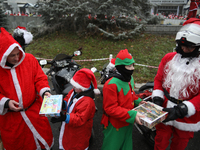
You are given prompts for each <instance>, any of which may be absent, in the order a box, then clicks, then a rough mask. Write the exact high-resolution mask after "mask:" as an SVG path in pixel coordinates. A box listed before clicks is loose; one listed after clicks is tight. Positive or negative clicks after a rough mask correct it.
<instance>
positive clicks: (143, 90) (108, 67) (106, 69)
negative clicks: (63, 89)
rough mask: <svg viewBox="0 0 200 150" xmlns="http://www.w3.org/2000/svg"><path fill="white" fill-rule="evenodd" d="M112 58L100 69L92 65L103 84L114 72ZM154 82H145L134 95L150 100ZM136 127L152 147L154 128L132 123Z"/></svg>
mask: <svg viewBox="0 0 200 150" xmlns="http://www.w3.org/2000/svg"><path fill="white" fill-rule="evenodd" d="M111 61H112V59H110V62H109V63H106V64H104V66H103V68H102V70H97V68H95V67H92V68H91V70H92V72H98V73H100V78H99V82H100V83H101V84H104V83H105V82H106V81H107V80H108V79H109V78H110V77H112V73H114V72H115V67H114V66H113V65H112V64H111ZM153 87H154V82H147V83H146V84H144V85H143V86H141V87H140V88H139V90H138V91H135V93H136V95H137V96H138V97H140V98H142V99H143V100H145V101H150V102H152V99H151V94H152V92H153ZM134 125H135V127H136V129H137V130H138V131H139V132H140V133H141V134H142V135H143V136H144V138H145V139H146V141H147V143H148V144H149V145H150V146H151V147H154V138H155V136H156V128H155V127H154V128H152V129H149V128H147V127H145V126H143V125H139V124H136V123H135V124H134Z"/></svg>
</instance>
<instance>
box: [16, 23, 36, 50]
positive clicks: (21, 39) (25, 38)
mask: <svg viewBox="0 0 200 150" xmlns="http://www.w3.org/2000/svg"><path fill="white" fill-rule="evenodd" d="M13 37H14V39H15V40H16V41H17V42H18V43H19V44H20V45H21V47H22V49H23V50H24V52H25V47H26V46H27V45H28V44H30V43H31V42H32V41H33V35H32V33H31V32H28V31H27V30H26V28H25V27H21V26H17V27H16V29H15V30H14V31H13Z"/></svg>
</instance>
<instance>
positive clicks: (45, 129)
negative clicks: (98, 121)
mask: <svg viewBox="0 0 200 150" xmlns="http://www.w3.org/2000/svg"><path fill="white" fill-rule="evenodd" d="M1 31H2V32H1V34H0V39H1V40H0V74H1V77H0V132H1V137H2V141H3V145H4V148H5V149H6V150H14V149H15V150H36V149H37V150H40V149H41V148H42V149H47V150H50V148H51V147H52V145H53V134H52V131H51V127H50V124H49V122H48V119H47V118H46V117H42V116H39V110H40V107H41V103H42V97H41V96H42V94H43V93H44V92H45V91H46V90H50V87H49V85H48V79H47V76H46V75H45V74H44V72H43V71H42V69H41V67H40V66H39V64H38V61H37V60H36V59H35V57H34V56H33V55H31V54H27V53H26V54H25V53H24V52H23V50H22V48H21V47H20V46H19V44H18V43H17V42H16V41H15V40H14V39H13V38H12V36H11V35H8V34H7V31H5V29H4V28H1ZM15 47H18V48H19V50H20V61H19V62H18V63H17V64H16V65H14V66H13V67H12V68H11V67H9V66H6V60H7V57H8V55H9V54H10V53H11V52H12V50H13V49H14V48H15ZM37 92H38V94H37ZM8 99H11V100H15V101H17V102H18V103H19V107H22V108H27V107H29V106H30V105H31V107H30V108H28V109H27V110H26V111H20V112H11V111H9V109H8V108H4V105H5V102H6V101H7V100H8ZM35 99H36V100H35ZM41 145H43V146H41Z"/></svg>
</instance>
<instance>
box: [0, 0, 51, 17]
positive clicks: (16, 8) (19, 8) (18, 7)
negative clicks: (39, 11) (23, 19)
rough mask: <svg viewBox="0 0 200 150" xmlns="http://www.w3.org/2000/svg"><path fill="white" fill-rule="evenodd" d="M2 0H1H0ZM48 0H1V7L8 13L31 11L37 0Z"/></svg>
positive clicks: (40, 0)
mask: <svg viewBox="0 0 200 150" xmlns="http://www.w3.org/2000/svg"><path fill="white" fill-rule="evenodd" d="M1 1H2V0H1ZM49 1H50V0H3V2H2V8H3V10H5V11H6V12H8V13H13V14H14V13H15V14H18V13H32V12H31V11H34V8H35V7H37V2H49Z"/></svg>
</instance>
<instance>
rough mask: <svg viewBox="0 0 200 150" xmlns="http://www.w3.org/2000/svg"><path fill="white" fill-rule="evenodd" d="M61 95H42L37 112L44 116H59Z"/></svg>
mask: <svg viewBox="0 0 200 150" xmlns="http://www.w3.org/2000/svg"><path fill="white" fill-rule="evenodd" d="M62 101H63V95H51V96H50V97H48V96H44V99H43V102H42V106H41V108H40V112H39V114H40V115H41V116H46V117H57V116H60V112H61V108H62Z"/></svg>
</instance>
